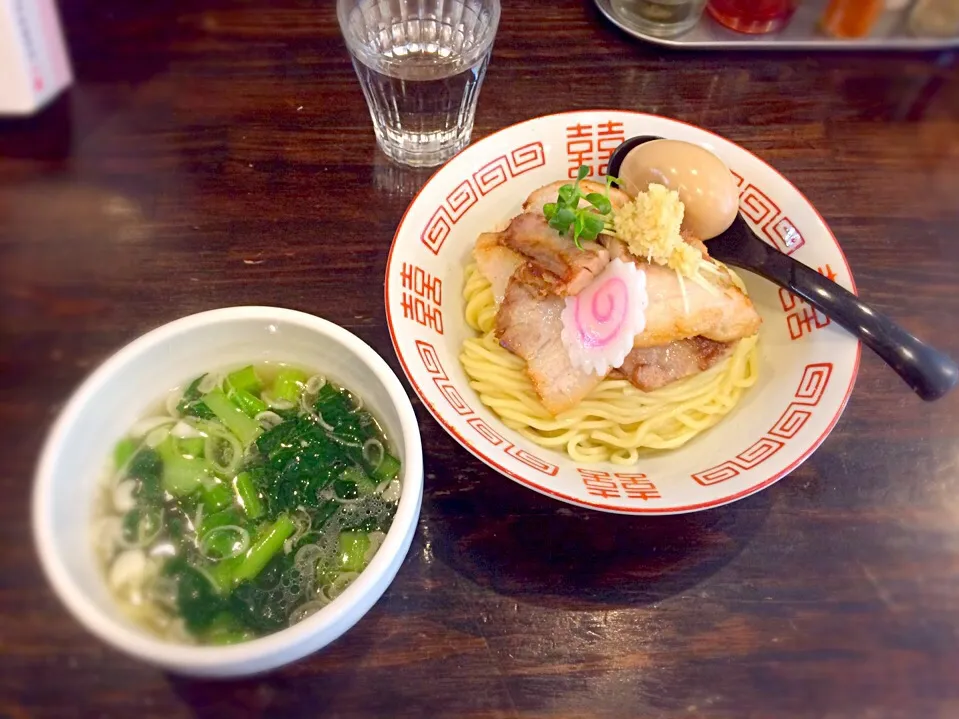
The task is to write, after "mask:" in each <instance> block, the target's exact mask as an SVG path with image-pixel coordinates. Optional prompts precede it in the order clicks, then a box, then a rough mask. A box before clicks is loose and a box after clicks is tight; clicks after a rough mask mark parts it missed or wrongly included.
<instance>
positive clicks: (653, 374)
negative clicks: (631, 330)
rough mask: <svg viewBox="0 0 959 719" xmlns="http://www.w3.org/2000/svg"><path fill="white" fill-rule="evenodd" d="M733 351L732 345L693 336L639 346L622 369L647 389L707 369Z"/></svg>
mask: <svg viewBox="0 0 959 719" xmlns="http://www.w3.org/2000/svg"><path fill="white" fill-rule="evenodd" d="M732 352H733V344H732V343H725V342H713V341H712V340H709V339H706V338H705V337H691V338H690V339H685V340H677V341H676V342H670V343H669V344H667V345H660V346H658V347H636V348H634V349H633V351H632V352H630V353H629V354H628V355H626V359H625V360H624V361H623V365H622V366H621V367H620V368H619V371H620V372H621V373H622V374H623V375H625V377H626V379H628V380H629V381H630V382H632V383H633V384H634V385H636V386H637V387H638V388H639V389H641V390H643V391H644V392H651V391H653V390H654V389H659V388H660V387H665V386H666V385H668V384H671V383H673V382H675V381H677V380H681V379H684V378H686V377H690V376H692V375H694V374H698V373H700V372H705V371H706V370H707V369H709V368H710V367H712V366H713V365H716V364H718V363H719V362H721V361H722V360H724V359H725V358H726V357H728V356H729V355H731V354H732Z"/></svg>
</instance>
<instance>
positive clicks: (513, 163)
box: [420, 141, 546, 255]
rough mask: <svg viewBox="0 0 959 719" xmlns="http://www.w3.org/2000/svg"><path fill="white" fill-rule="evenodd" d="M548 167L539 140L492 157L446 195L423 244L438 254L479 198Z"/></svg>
mask: <svg viewBox="0 0 959 719" xmlns="http://www.w3.org/2000/svg"><path fill="white" fill-rule="evenodd" d="M545 164H546V151H545V150H544V149H543V143H542V142H539V141H536V142H531V143H529V144H526V145H521V146H520V147H517V148H516V149H514V150H511V151H510V152H507V153H506V154H505V155H500V156H499V157H496V158H493V159H492V160H490V161H489V162H487V163H486V164H485V165H483V166H482V167H481V168H480V169H478V170H477V171H476V172H474V173H473V176H472V177H467V178H466V179H464V180H463V181H462V182H461V183H460V184H459V185H457V186H456V189H454V190H453V191H452V192H451V193H450V194H449V195H447V196H446V200H445V201H444V202H443V203H442V204H441V205H440V206H439V207H437V208H436V210H435V211H434V212H433V215H432V217H430V219H429V221H428V222H427V223H426V227H424V228H423V232H422V234H421V235H420V242H422V243H423V244H424V245H426V248H427V249H428V250H429V251H430V252H432V253H433V254H434V255H438V254H439V253H440V250H441V249H443V243H444V242H446V238H447V237H449V234H450V232H451V231H452V229H453V225H455V224H456V223H457V222H459V221H460V220H461V219H462V218H463V216H464V215H465V214H466V213H467V212H468V211H469V209H470V208H471V207H473V205H475V204H476V203H477V202H478V201H479V198H480V197H483V196H484V195H486V194H488V193H489V192H491V191H492V190H495V189H496V188H497V187H499V186H500V185H503V184H504V183H506V182H507V181H508V180H509V179H510V178H513V177H519V176H520V175H522V174H523V173H525V172H529V171H530V170H535V169H536V168H537V167H543V165H545Z"/></svg>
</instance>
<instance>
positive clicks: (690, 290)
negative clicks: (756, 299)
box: [633, 263, 762, 347]
mask: <svg viewBox="0 0 959 719" xmlns="http://www.w3.org/2000/svg"><path fill="white" fill-rule="evenodd" d="M639 264H640V267H641V268H642V269H643V270H645V272H646V292H647V294H648V295H649V305H648V306H647V308H646V328H645V329H644V330H643V332H642V333H641V334H638V335H636V338H635V340H634V341H633V346H635V347H656V346H657V345H664V344H668V343H670V342H673V341H675V340H680V339H689V338H691V337H698V336H700V335H702V336H703V337H705V338H706V339H710V340H713V341H715V342H734V341H735V340H739V339H742V338H743V337H750V336H752V335H754V334H756V333H757V332H758V331H759V327H760V325H761V324H762V318H761V317H760V316H759V313H758V312H757V311H756V308H755V307H754V306H753V303H752V302H751V301H750V299H749V298H748V297H747V296H746V295H744V294H743V293H742V291H741V290H740V289H739V288H738V287H736V286H735V285H734V284H733V283H732V281H731V280H729V279H726V278H718V279H717V280H714V281H713V282H712V283H711V284H712V285H713V287H714V290H713V292H710V291H708V290H706V289H705V288H703V287H700V286H699V285H698V284H696V283H695V282H692V281H691V280H688V279H685V280H684V282H683V286H682V287H681V286H680V282H679V278H678V277H677V275H676V273H675V272H674V271H673V270H671V269H668V268H666V267H662V266H661V265H656V264H652V265H651V264H647V263H639ZM683 288H685V292H686V300H685V303H684V301H683ZM687 306H688V312H687Z"/></svg>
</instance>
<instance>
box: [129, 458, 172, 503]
mask: <svg viewBox="0 0 959 719" xmlns="http://www.w3.org/2000/svg"><path fill="white" fill-rule="evenodd" d="M162 475H163V460H162V459H161V458H160V455H159V454H158V453H157V452H156V451H155V450H152V449H148V448H144V449H141V450H140V451H139V452H137V453H136V455H135V456H134V457H133V459H132V460H130V467H129V469H128V470H127V477H129V478H130V479H135V480H136V481H137V487H136V490H135V492H134V496H135V497H136V498H137V501H138V502H140V503H144V504H157V503H159V502H162V501H163V488H162V487H161V486H160V478H161V477H162Z"/></svg>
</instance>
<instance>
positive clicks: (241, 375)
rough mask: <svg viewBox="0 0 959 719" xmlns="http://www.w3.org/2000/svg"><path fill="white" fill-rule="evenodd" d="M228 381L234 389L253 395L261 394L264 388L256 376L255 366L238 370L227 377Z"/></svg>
mask: <svg viewBox="0 0 959 719" xmlns="http://www.w3.org/2000/svg"><path fill="white" fill-rule="evenodd" d="M226 381H227V382H229V384H230V386H231V387H232V388H233V389H236V390H243V391H246V392H251V393H252V392H259V391H260V389H261V388H262V386H263V385H262V384H261V383H260V378H259V377H258V376H257V374H256V370H255V369H253V365H248V366H246V367H244V368H243V369H238V370H237V371H236V372H231V373H230V374H228V375H227V376H226Z"/></svg>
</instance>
